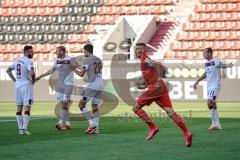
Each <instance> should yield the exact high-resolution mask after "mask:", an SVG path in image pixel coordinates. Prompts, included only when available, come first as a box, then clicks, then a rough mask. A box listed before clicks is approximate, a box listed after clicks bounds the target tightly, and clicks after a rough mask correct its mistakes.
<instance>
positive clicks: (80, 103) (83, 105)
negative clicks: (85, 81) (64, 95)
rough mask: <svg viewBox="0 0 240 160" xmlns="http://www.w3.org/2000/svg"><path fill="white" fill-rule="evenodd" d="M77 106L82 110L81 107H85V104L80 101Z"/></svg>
mask: <svg viewBox="0 0 240 160" xmlns="http://www.w3.org/2000/svg"><path fill="white" fill-rule="evenodd" d="M78 107H79V109H80V110H83V108H84V107H85V104H84V103H83V102H82V101H80V102H79V103H78Z"/></svg>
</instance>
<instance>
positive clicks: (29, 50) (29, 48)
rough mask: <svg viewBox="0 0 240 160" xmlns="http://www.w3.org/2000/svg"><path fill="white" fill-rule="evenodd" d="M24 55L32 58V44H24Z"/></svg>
mask: <svg viewBox="0 0 240 160" xmlns="http://www.w3.org/2000/svg"><path fill="white" fill-rule="evenodd" d="M23 52H24V55H25V56H27V57H28V58H29V59H32V58H33V55H34V53H33V47H32V46H24V48H23Z"/></svg>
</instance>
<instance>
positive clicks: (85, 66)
mask: <svg viewBox="0 0 240 160" xmlns="http://www.w3.org/2000/svg"><path fill="white" fill-rule="evenodd" d="M89 62H90V61H89V60H88V59H87V60H85V62H84V63H83V66H82V69H84V70H88V68H89Z"/></svg>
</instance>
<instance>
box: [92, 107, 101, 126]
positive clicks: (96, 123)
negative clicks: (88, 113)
mask: <svg viewBox="0 0 240 160" xmlns="http://www.w3.org/2000/svg"><path fill="white" fill-rule="evenodd" d="M99 117H100V115H99V112H98V111H95V112H93V121H94V123H95V125H96V126H97V127H98V124H99Z"/></svg>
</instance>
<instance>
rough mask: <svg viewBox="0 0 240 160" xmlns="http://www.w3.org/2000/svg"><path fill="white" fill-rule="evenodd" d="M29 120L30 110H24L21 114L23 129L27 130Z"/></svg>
mask: <svg viewBox="0 0 240 160" xmlns="http://www.w3.org/2000/svg"><path fill="white" fill-rule="evenodd" d="M29 120H30V112H29V111H25V113H24V115H23V129H25V130H27V128H28V123H29Z"/></svg>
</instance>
